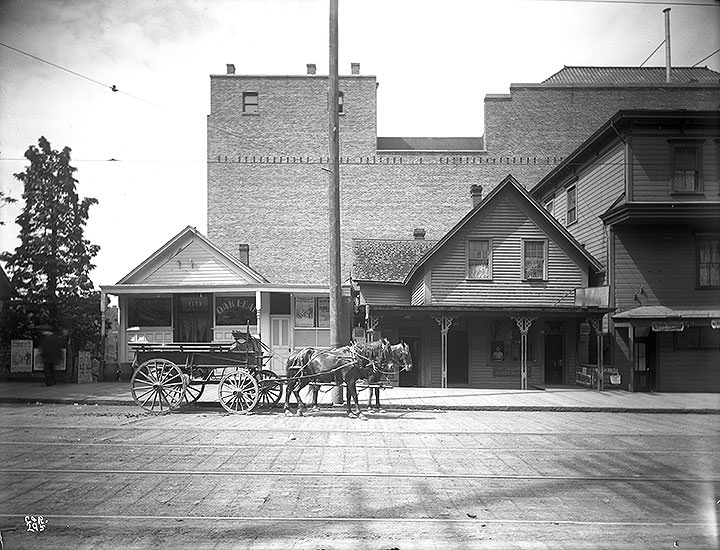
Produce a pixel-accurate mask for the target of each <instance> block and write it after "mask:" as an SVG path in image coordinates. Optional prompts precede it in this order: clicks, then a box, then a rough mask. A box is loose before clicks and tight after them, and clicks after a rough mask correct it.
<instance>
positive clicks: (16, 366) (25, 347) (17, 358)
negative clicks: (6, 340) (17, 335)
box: [10, 340, 33, 372]
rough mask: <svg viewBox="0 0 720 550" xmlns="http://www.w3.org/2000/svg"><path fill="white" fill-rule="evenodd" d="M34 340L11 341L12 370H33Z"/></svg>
mask: <svg viewBox="0 0 720 550" xmlns="http://www.w3.org/2000/svg"><path fill="white" fill-rule="evenodd" d="M32 366H33V343H32V340H11V341H10V372H32V370H33V368H32Z"/></svg>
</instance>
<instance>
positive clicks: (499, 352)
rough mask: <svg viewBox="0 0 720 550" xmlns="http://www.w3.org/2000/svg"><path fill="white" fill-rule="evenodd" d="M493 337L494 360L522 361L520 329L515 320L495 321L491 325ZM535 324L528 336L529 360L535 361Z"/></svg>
mask: <svg viewBox="0 0 720 550" xmlns="http://www.w3.org/2000/svg"><path fill="white" fill-rule="evenodd" d="M491 331H492V338H491V349H490V359H491V360H492V361H520V358H521V357H520V353H521V349H520V329H518V327H517V324H516V323H515V321H513V320H508V321H495V322H494V323H492V325H491ZM534 342H535V335H534V326H533V327H531V328H530V332H529V333H528V337H527V360H528V361H535V345H534Z"/></svg>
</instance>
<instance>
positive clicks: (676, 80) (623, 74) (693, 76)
mask: <svg viewBox="0 0 720 550" xmlns="http://www.w3.org/2000/svg"><path fill="white" fill-rule="evenodd" d="M665 78H666V72H665V67H568V66H567V65H566V66H564V67H563V68H562V69H560V70H559V71H558V72H556V73H555V74H554V75H552V76H551V77H550V78H547V79H545V80H543V82H542V84H550V85H551V84H578V85H592V84H610V85H614V86H621V85H623V84H636V85H637V84H652V85H656V84H665ZM670 84H720V73H718V72H715V71H713V70H712V69H709V68H708V67H672V68H671V69H670Z"/></svg>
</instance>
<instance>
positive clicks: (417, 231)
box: [413, 227, 425, 241]
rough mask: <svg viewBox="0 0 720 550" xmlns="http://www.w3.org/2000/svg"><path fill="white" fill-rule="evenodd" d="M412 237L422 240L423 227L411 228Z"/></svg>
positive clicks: (423, 235) (423, 237) (423, 238)
mask: <svg viewBox="0 0 720 550" xmlns="http://www.w3.org/2000/svg"><path fill="white" fill-rule="evenodd" d="M413 238H414V239H415V240H416V241H424V240H425V228H424V227H416V228H415V229H413Z"/></svg>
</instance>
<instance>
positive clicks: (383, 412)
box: [377, 409, 387, 414]
mask: <svg viewBox="0 0 720 550" xmlns="http://www.w3.org/2000/svg"><path fill="white" fill-rule="evenodd" d="M377 412H379V413H380V414H385V413H386V412H387V411H386V410H385V409H378V411H377Z"/></svg>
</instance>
